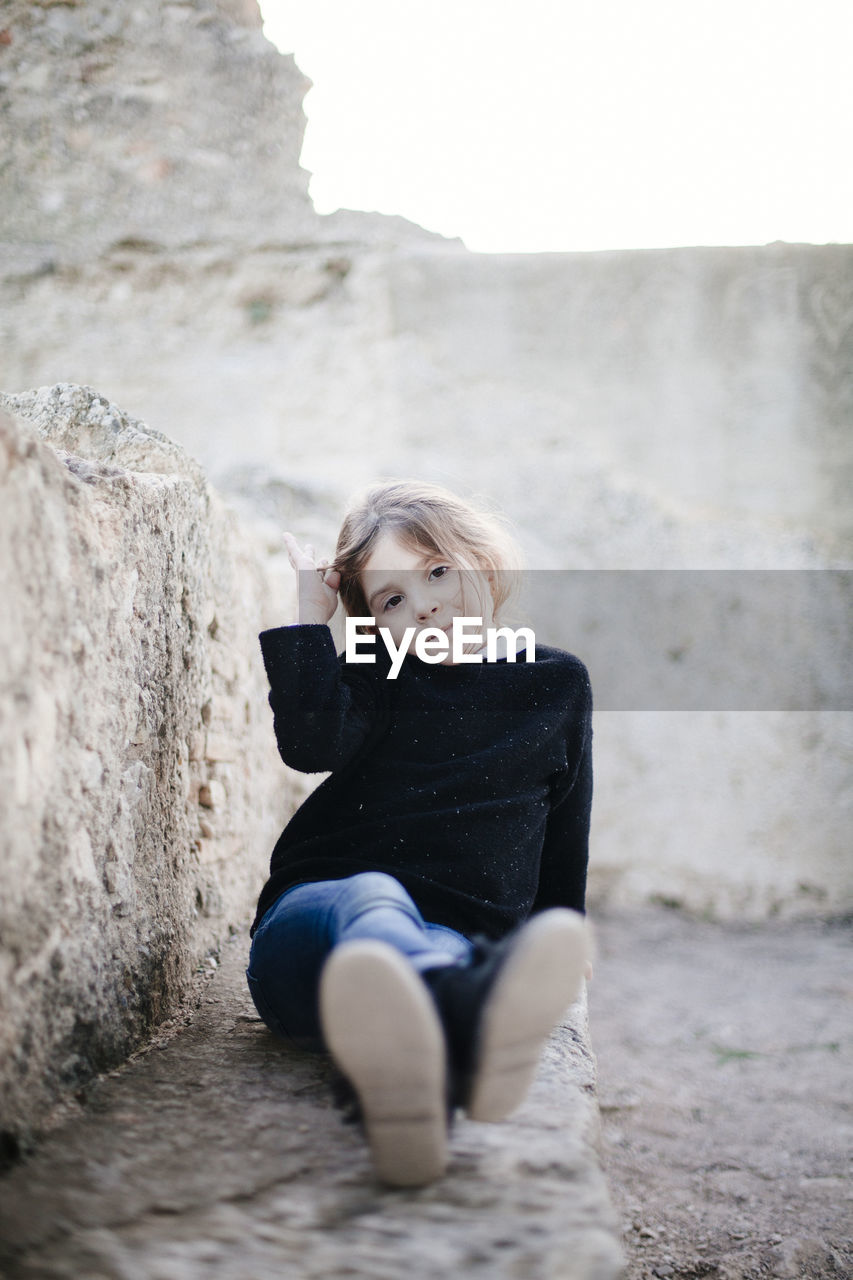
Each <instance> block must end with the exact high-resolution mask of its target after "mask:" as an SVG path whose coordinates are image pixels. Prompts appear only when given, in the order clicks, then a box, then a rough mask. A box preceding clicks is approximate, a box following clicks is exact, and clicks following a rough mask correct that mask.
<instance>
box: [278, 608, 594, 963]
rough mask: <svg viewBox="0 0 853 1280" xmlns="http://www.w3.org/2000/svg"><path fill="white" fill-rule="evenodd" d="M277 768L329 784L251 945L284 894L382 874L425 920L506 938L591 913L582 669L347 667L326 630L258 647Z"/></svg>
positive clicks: (293, 824)
mask: <svg viewBox="0 0 853 1280" xmlns="http://www.w3.org/2000/svg"><path fill="white" fill-rule="evenodd" d="M260 641H261V650H262V653H263V658H264V664H265V666H266V671H267V675H268V677H269V682H270V695H269V700H270V705H271V707H272V709H273V713H274V717H275V720H274V723H275V734H276V739H277V741H278V748H279V751H280V753H281V756H282V759H283V760H284V761H285V763H286V764H288V765H290V766H292V767H293V768H294V769H299V770H301V771H302V772H304V773H321V772H326V771H328V770H331V776H330V777H328V778H326V779H325V780H324V781H323V782H321V783H320V785H319V786H318V787H317V789H316V790H315V791H313V792H312V793H311V795H310V796H309V797H308V798H307V800H306V801H305V802H304V803H303V804H302V805H301V807H300V808H299V809H298V810H297V811H296V813H295V814H294V815H293V817H292V818H291V820H290V822H289V823H288V825H287V826H286V827H285V829H284V831H283V833H282V835H281V836H280V838H279V840H278V843H277V844H276V846H275V850H274V851H273V855H272V861H271V864H270V878H269V880H268V881H267V883H266V885H265V886H264V889H263V891H262V893H261V896H260V900H259V902H258V910H257V915H256V916H255V921H254V924H253V925H252V933H253V934H254V931H255V929H256V928H257V925H258V923H259V921H260V919H261V917H262V916H263V915H264V913H265V912H266V911H267V910H268V909H269V908H270V907H271V906H272V904H273V903H274V902H275V901H276V899H277V898H279V897H280V896H281V894H282V893H284V891H285V890H286V889H288V888H290V887H292V886H293V885H296V884H302V883H304V882H306V881H312V880H335V879H340V878H341V877H343V876H350V875H354V874H355V873H356V872H360V871H385V872H387V873H388V874H389V875H392V876H394V877H395V878H396V879H397V880H399V881H400V883H401V884H402V885H403V886H404V887H405V888H406V889H407V890H408V892H409V894H410V895H411V897H412V898H413V899H414V901H415V903H416V904H417V906H418V908H419V910H420V911H421V914H422V915H423V916H424V917H425V919H427V920H430V921H433V922H435V923H437V924H445V925H449V926H450V927H451V928H454V929H457V930H458V931H459V932H460V933H465V934H468V935H470V934H472V933H485V934H487V935H489V936H491V937H494V938H497V937H501V936H502V935H503V934H505V933H507V932H508V931H509V930H510V929H511V928H512V927H513V926H514V925H516V924H518V923H520V922H521V921H522V920H524V919H526V918H527V916H528V915H530V914H531V913H532V912H534V911H539V910H542V909H544V908H545V907H551V906H564V907H573V908H574V909H575V910H577V911H583V909H584V890H585V884H586V865H587V843H588V835H589V814H590V802H591V798H592V751H591V749H592V726H591V711H592V695H591V691H590V686H589V677H588V676H587V672H586V668H585V667H584V665H583V663H582V662H580V661H579V660H578V659H577V658H575V657H572V655H571V654H568V653H564V652H563V651H562V650H560V649H551V648H548V647H545V646H541V645H537V647H536V660H535V662H526V661H524V653H523V650H522V652H521V653H519V655H518V659H517V661H516V662H515V663H511V662H508V661H506V660H501V661H498V662H482V663H477V664H460V665H448V666H443V665H431V664H427V663H425V662H422V661H421V660H420V659H419V658H417V657H415V656H414V655H409V656H408V657H406V658H405V660H404V661H403V664H402V668H401V670H400V673H399V676H398V677H397V679H396V680H389V679H386V675H387V672H388V668H389V661H388V658H387V654H385V653H384V646H380V645H377V647H376V662H375V663H373V664H356V663H347V662H345V661H344V659H343V658H342V657H341V658H339V657H338V656H337V654H336V653H335V648H334V643H333V640H332V634H331V632H330V630H329V628H328V627H327V626H321V625H297V626H291V627H280V628H276V629H275V630H272V631H265V632H263V633H262V634H261V637H260Z"/></svg>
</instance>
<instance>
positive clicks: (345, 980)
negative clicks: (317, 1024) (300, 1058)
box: [320, 939, 447, 1187]
mask: <svg viewBox="0 0 853 1280" xmlns="http://www.w3.org/2000/svg"><path fill="white" fill-rule="evenodd" d="M320 1018H321V1022H322V1027H323V1035H324V1037H325V1040H326V1044H327V1046H328V1048H329V1051H330V1053H331V1055H332V1057H333V1058H334V1060H335V1062H336V1063H337V1065H338V1067H339V1068H340V1069H341V1071H342V1072H343V1073H344V1075H345V1076H347V1078H348V1079H349V1080H350V1082H351V1084H352V1085H353V1087H354V1089H355V1091H356V1093H357V1094H358V1097H359V1101H360V1103H361V1108H362V1114H363V1118H364V1126H365V1129H366V1131H367V1138H368V1141H369V1143H370V1148H371V1152H372V1155H373V1163H374V1167H375V1169H376V1173H377V1176H378V1177H379V1178H380V1180H381V1181H382V1182H386V1183H388V1184H390V1185H391V1186H398V1187H413V1186H421V1185H423V1184H424V1183H427V1182H432V1181H433V1180H434V1179H435V1178H439V1177H441V1175H442V1174H443V1173H444V1171H445V1168H446V1167H447V1102H446V1079H447V1061H446V1059H447V1051H446V1048H445V1041H444V1032H443V1030H442V1027H441V1023H440V1021H439V1019H438V1014H437V1012H436V1009H435V1005H434V1004H433V1001H432V997H431V996H430V994H429V992H428V990H427V988H426V986H425V985H424V983H423V981H422V980H421V978H420V977H419V976H418V974H417V973H416V972H415V970H414V969H413V968H412V966H411V965H410V964H409V962H408V960H406V958H405V957H404V956H403V955H401V954H400V952H398V951H396V950H395V949H394V948H393V947H390V946H388V945H387V944H386V943H383V942H376V941H372V940H368V939H365V940H363V941H361V940H359V941H353V942H344V943H341V944H340V946H337V947H335V948H334V950H333V951H332V953H331V955H330V956H329V959H328V960H327V962H326V965H325V967H324V969H323V973H322V977H321V981H320Z"/></svg>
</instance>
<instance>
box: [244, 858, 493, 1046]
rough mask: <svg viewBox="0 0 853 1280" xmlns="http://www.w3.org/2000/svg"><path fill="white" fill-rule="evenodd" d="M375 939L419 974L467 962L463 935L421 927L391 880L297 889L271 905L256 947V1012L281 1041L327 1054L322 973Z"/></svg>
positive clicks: (357, 879)
mask: <svg viewBox="0 0 853 1280" xmlns="http://www.w3.org/2000/svg"><path fill="white" fill-rule="evenodd" d="M353 938H375V939H377V940H379V941H380V942H387V943H390V945H391V946H392V947H396V948H397V950H398V951H401V952H402V953H403V955H405V956H408V958H409V960H410V961H411V963H412V965H413V966H414V968H415V969H417V970H418V971H419V972H423V971H424V970H425V969H435V968H437V967H438V966H439V965H446V964H453V963H455V962H458V961H460V960H466V959H467V958H468V957H469V956H470V954H471V951H472V944H471V943H470V942H469V940H468V939H467V938H466V937H465V936H464V935H463V934H461V933H457V932H456V930H455V929H450V928H448V927H447V926H446V925H442V924H429V923H427V921H425V920H424V919H423V917H422V916H421V914H420V912H419V911H418V909H417V907H416V906H415V904H414V902H413V901H412V899H411V898H410V897H409V895H408V893H407V892H406V890H405V889H404V888H403V886H402V885H401V884H400V883H399V881H397V880H395V879H394V878H393V876H389V875H385V873H384V872H381V871H363V872H361V873H360V874H358V875H354V876H349V877H348V878H347V879H345V880H318V881H315V882H313V883H310V884H298V885H295V886H294V887H293V888H292V889H288V890H287V892H286V893H283V894H282V896H281V897H280V898H279V899H278V901H277V902H274V903H273V905H272V906H271V907H270V909H269V911H268V912H267V913H266V915H265V916H264V917H263V919H262V920H261V922H260V924H259V925H258V927H257V929H256V930H255V936H254V938H253V940H252V950H251V953H250V955H249V967H248V969H247V970H246V977H247V979H248V981H249V991H250V992H251V995H252V999H253V1000H254V1002H255V1008H256V1009H257V1011H258V1013H259V1014H260V1015H261V1017H262V1018H263V1020H264V1022H265V1023H266V1024H267V1026H268V1027H269V1028H270V1030H271V1031H274V1032H275V1033H276V1035H279V1036H284V1037H285V1038H286V1039H287V1040H289V1041H290V1042H291V1043H292V1044H295V1045H297V1046H298V1047H299V1048H303V1049H323V1048H324V1047H325V1046H324V1044H323V1038H322V1031H321V1028H320V1015H319V1004H318V991H319V983H320V973H321V971H322V968H323V965H324V963H325V961H326V957H327V956H328V954H329V952H330V951H331V950H332V948H333V947H335V946H337V944H338V943H339V942H348V941H350V940H351V939H353Z"/></svg>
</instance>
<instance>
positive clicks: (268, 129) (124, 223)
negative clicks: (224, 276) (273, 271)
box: [0, 0, 317, 276]
mask: <svg viewBox="0 0 853 1280" xmlns="http://www.w3.org/2000/svg"><path fill="white" fill-rule="evenodd" d="M2 23H3V29H4V40H3V43H2V44H0V86H2V92H0V120H2V124H3V134H4V139H3V149H4V174H5V178H4V182H3V185H2V189H0V274H5V273H6V272H8V273H10V274H12V275H17V276H21V275H27V274H30V273H35V274H39V273H49V272H51V271H54V270H57V269H59V268H63V267H69V266H80V265H82V264H85V263H87V262H90V261H92V259H94V258H97V257H98V256H99V255H100V254H102V253H104V252H106V251H108V250H109V249H110V248H111V247H116V246H123V247H124V248H127V247H131V248H135V249H137V250H139V251H140V252H142V253H145V252H152V251H154V252H156V251H157V249H160V248H164V247H167V248H176V247H180V246H188V245H196V246H198V245H211V244H214V243H217V244H220V245H221V244H223V243H230V244H240V245H241V246H244V247H245V246H246V245H247V243H251V241H252V239H253V236H257V237H258V238H260V239H261V240H263V241H276V240H281V239H282V238H283V237H284V238H287V237H290V238H295V239H302V238H304V237H305V236H306V235H308V234H309V233H310V231H311V230H312V228H313V227H314V226H315V224H316V220H317V219H316V215H315V214H314V210H313V208H312V206H311V204H310V201H309V200H308V196H307V188H308V175H307V174H306V173H305V172H304V171H303V170H302V169H300V167H299V151H300V148H301V146H302V131H303V127H304V116H303V113H302V98H303V95H304V93H305V91H306V89H307V88H308V87H309V81H308V80H307V79H306V78H305V77H304V76H303V75H302V74H301V72H300V71H299V70H298V69H297V68H296V66H295V64H294V62H293V59H292V58H284V57H282V56H281V55H280V54H279V53H277V52H276V50H275V49H274V48H273V46H272V45H271V44H269V42H268V41H267V40H265V39H264V37H263V34H262V32H261V29H260V27H261V23H260V14H259V12H258V8H257V4H256V3H255V0H220V2H219V3H217V2H216V0H75V3H73V4H67V3H54V2H53V0H37V2H36V3H29V2H28V0H10V2H7V3H6V4H5V5H4V6H3V15H2ZM260 175H262V181H259V176H260Z"/></svg>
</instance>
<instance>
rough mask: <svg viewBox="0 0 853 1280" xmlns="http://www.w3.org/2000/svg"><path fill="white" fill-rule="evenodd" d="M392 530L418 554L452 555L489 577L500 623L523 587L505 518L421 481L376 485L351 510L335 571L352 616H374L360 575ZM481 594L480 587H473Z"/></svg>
mask: <svg viewBox="0 0 853 1280" xmlns="http://www.w3.org/2000/svg"><path fill="white" fill-rule="evenodd" d="M385 531H391V532H393V533H395V534H396V535H397V536H398V537H399V538H400V540H401V541H402V542H404V543H406V544H407V545H408V546H409V547H410V548H412V549H413V550H417V551H428V552H429V553H430V554H431V555H436V556H447V558H448V559H449V560H452V561H454V562H455V565H456V567H457V568H459V569H462V570H463V571H464V570H471V571H472V575H471V577H472V579H473V578H474V577H476V575H477V574H478V573H485V574H487V575H488V578H489V583H490V586H491V593H492V602H493V610H494V617H495V620H496V621H497V620H498V618H499V615H500V613H501V611H503V610H505V609H506V607H507V605H508V604H509V603H510V601H511V600H512V599H513V598H514V596H515V593H516V591H517V588H518V580H519V576H520V574H519V570H520V569H521V552H520V550H519V548H518V546H517V544H516V542H515V539H514V538H513V537H512V535H511V534H510V533H509V531H508V528H507V522H506V521H505V519H504V518H503V517H502V516H500V515H498V514H497V513H495V512H493V511H489V510H486V509H485V507H484V506H482V505H480V504H478V505H476V506H475V505H474V504H473V503H471V502H466V501H464V500H463V499H462V498H459V497H457V496H456V494H455V493H451V492H450V490H448V489H444V488H443V487H442V486H441V485H437V484H431V483H430V482H428V481H421V480H388V481H384V482H381V483H379V484H376V485H374V486H372V487H371V488H370V489H368V490H367V492H366V493H364V494H362V495H361V497H359V498H357V499H356V500H355V501H354V502H353V503H352V505H351V506H350V508H349V510H348V511H347V513H346V515H345V517H344V522H343V525H342V526H341V531H340V534H339V535H338V544H337V547H336V549H335V558H334V562H333V568H335V569H337V570H338V571H339V572H340V575H341V585H340V597H341V603H342V604H343V606H344V609H345V610H346V612H347V613H348V614H350V616H351V617H359V616H366V615H367V614H369V613H370V610H369V608H368V605H367V601H366V599H365V596H364V589H363V587H362V583H361V570H362V569H363V568H364V566H365V564H366V563H367V561H368V560H369V559H370V556H371V554H372V552H373V549H374V546H375V544H376V542H377V541H378V538H379V536H380V534H381V533H384V532H385ZM474 590H475V592H476V590H477V587H476V584H475V585H474Z"/></svg>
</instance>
